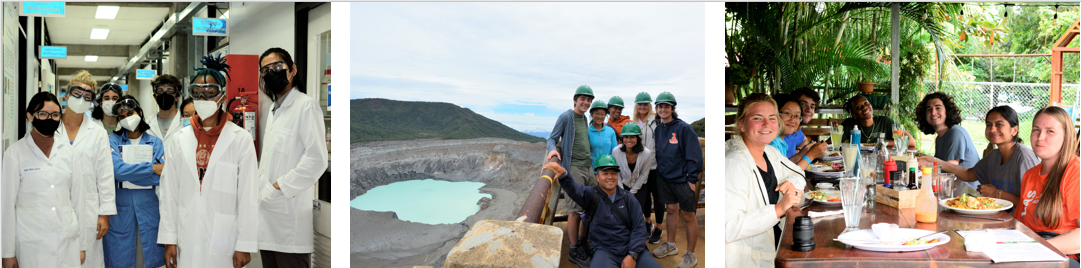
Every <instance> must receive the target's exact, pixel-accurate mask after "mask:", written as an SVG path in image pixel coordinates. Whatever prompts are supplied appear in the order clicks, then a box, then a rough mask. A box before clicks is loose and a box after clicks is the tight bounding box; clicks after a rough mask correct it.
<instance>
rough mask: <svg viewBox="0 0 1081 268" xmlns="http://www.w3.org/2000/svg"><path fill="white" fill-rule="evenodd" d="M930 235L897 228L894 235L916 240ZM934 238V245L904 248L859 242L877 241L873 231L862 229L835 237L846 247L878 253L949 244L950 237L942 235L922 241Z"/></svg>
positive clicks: (928, 232)
mask: <svg viewBox="0 0 1081 268" xmlns="http://www.w3.org/2000/svg"><path fill="white" fill-rule="evenodd" d="M931 233H934V231H928V230H922V229H909V228H899V229H897V232H896V233H895V234H894V235H895V236H897V237H908V238H917V237H920V236H925V235H929V234H931ZM935 238H938V239H939V240H938V242H935V243H932V244H923V245H912V246H904V245H890V244H881V243H877V242H868V243H862V242H859V240H872V241H878V236H876V235H875V233H874V232H873V231H871V229H864V230H859V231H853V232H848V233H843V234H841V235H840V236H837V239H841V240H843V241H840V242H841V243H844V244H846V245H849V246H853V247H855V248H858V249H862V250H867V251H880V252H903V251H918V250H926V249H929V248H933V247H936V246H938V245H942V244H946V243H949V242H950V236H949V235H946V234H944V233H943V234H936V235H932V236H930V237H926V238H923V239H935Z"/></svg>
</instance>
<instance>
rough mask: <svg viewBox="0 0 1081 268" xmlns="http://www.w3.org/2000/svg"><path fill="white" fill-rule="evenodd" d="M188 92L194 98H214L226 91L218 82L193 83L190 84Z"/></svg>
mask: <svg viewBox="0 0 1081 268" xmlns="http://www.w3.org/2000/svg"><path fill="white" fill-rule="evenodd" d="M188 93H189V94H190V95H191V98H192V99H213V98H217V97H218V96H221V95H222V94H223V93H225V92H224V91H222V90H221V85H218V84H191V86H188Z"/></svg>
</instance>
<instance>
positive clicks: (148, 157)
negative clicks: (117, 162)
mask: <svg viewBox="0 0 1081 268" xmlns="http://www.w3.org/2000/svg"><path fill="white" fill-rule="evenodd" d="M120 158H121V159H123V160H124V163H128V164H139V163H146V162H151V163H153V161H154V147H152V146H150V145H145V144H138V145H136V144H132V145H120ZM121 186H123V187H124V189H152V188H154V187H152V186H139V185H135V184H134V183H131V182H127V181H125V182H121Z"/></svg>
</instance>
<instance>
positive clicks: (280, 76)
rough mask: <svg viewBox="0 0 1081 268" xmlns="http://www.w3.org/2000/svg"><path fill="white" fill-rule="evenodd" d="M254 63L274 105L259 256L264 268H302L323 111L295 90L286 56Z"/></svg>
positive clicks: (320, 166) (323, 160) (319, 170)
mask: <svg viewBox="0 0 1081 268" xmlns="http://www.w3.org/2000/svg"><path fill="white" fill-rule="evenodd" d="M259 63H260V69H259V71H260V72H259V73H260V76H261V77H262V80H263V85H264V86H263V90H264V92H265V93H267V95H269V96H271V98H272V99H273V100H276V101H275V103H276V104H275V107H276V108H274V109H273V110H272V111H271V114H270V116H269V117H268V118H269V120H267V121H268V123H267V128H266V132H265V134H264V135H263V137H264V139H263V150H266V151H265V153H263V158H262V160H261V161H260V163H259V164H260V165H259V174H260V178H259V183H260V185H261V188H260V192H259V201H260V202H259V249H260V250H261V251H260V255H259V256H261V257H262V260H263V265H264V266H266V267H269V268H273V267H297V266H301V267H307V266H308V265H306V264H307V263H309V262H311V253H312V252H313V251H314V250H315V247H314V245H313V244H314V238H313V236H312V233H313V232H314V230H315V229H314V227H313V226H312V205H311V204H312V199H313V198H314V197H315V183H316V182H317V181H319V177H322V175H323V173H324V172H326V170H327V143H326V127H325V125H324V122H323V110H322V109H320V108H319V103H318V102H316V100H315V99H313V98H312V97H311V96H308V95H307V94H304V91H303V90H302V87H303V85H299V84H294V82H296V81H295V80H293V78H294V76H295V75H296V74H297V69H296V66H295V65H293V59H292V58H291V57H290V56H289V53H288V52H286V51H285V50H282V49H281V48H271V49H269V50H267V51H266V52H264V53H263V55H262V56H261V57H260V60H259ZM278 104H280V106H278ZM301 264H304V265H301Z"/></svg>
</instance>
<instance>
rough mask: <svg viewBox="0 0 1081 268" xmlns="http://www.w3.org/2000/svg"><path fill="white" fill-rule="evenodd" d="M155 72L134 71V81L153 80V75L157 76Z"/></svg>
mask: <svg viewBox="0 0 1081 268" xmlns="http://www.w3.org/2000/svg"><path fill="white" fill-rule="evenodd" d="M157 74H158V71H157V70H135V79H136V80H146V79H154V75H157Z"/></svg>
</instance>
